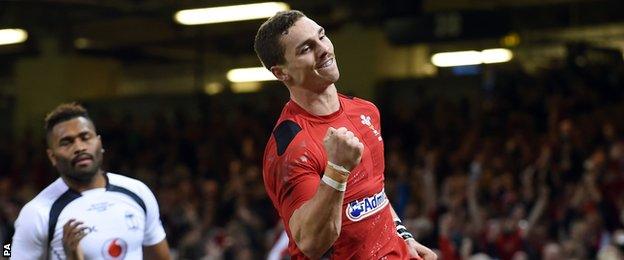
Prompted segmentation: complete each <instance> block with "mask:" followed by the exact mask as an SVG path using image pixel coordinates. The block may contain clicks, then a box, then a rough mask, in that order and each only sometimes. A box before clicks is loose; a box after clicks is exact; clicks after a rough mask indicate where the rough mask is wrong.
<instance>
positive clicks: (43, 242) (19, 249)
mask: <svg viewBox="0 0 624 260" xmlns="http://www.w3.org/2000/svg"><path fill="white" fill-rule="evenodd" d="M41 221H42V219H41V216H40V215H39V214H38V213H37V210H36V209H34V208H33V207H28V206H25V207H24V208H22V211H21V212H20V214H19V216H18V218H17V220H16V221H15V234H14V235H13V240H12V245H11V259H17V260H21V259H28V260H30V259H44V258H45V256H46V251H47V249H48V245H47V234H45V233H44V232H43V231H44V228H43V226H42V223H41Z"/></svg>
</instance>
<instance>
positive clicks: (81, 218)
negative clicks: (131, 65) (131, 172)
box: [11, 103, 170, 260]
mask: <svg viewBox="0 0 624 260" xmlns="http://www.w3.org/2000/svg"><path fill="white" fill-rule="evenodd" d="M45 129H46V139H47V143H48V149H47V153H48V158H49V159H50V162H51V163H52V165H53V166H54V167H55V168H56V169H57V170H58V172H59V173H60V178H59V179H57V180H56V181H55V182H53V183H52V184H50V186H48V187H47V188H45V189H44V190H43V191H42V192H41V193H39V195H37V196H36V197H35V198H34V199H33V200H31V201H30V202H28V203H27V204H26V205H25V206H24V207H23V208H22V210H21V212H20V214H19V217H18V218H17V220H16V221H15V235H14V236H13V242H12V243H13V245H12V258H11V259H19V260H21V259H25V260H31V259H143V258H144V259H170V255H169V245H168V244H167V240H166V239H165V231H164V229H163V226H162V224H161V222H160V216H159V210H158V204H157V202H156V198H155V197H154V195H153V194H152V192H151V191H150V189H149V188H148V187H147V186H146V185H145V184H143V183H142V182H140V181H138V180H135V179H131V178H128V177H125V176H121V175H117V174H113V173H107V172H105V171H104V170H102V169H101V164H102V157H103V153H104V149H103V148H102V142H101V139H100V136H99V135H97V132H96V129H95V126H94V124H93V122H92V121H91V119H90V118H89V115H88V113H87V111H86V110H85V109H84V108H83V107H82V106H80V105H77V104H75V103H71V104H61V105H59V106H58V107H56V108H55V109H54V110H53V111H52V112H50V113H49V114H48V115H47V116H46V120H45Z"/></svg>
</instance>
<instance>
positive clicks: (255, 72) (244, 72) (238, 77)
mask: <svg viewBox="0 0 624 260" xmlns="http://www.w3.org/2000/svg"><path fill="white" fill-rule="evenodd" d="M226 77H227V79H228V80H229V81H230V82H234V83H241V82H258V81H269V80H277V78H275V76H273V73H271V72H270V71H268V70H267V69H266V68H264V67H254V68H239V69H232V70H230V71H228V72H227V75H226Z"/></svg>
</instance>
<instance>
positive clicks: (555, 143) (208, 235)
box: [0, 67, 624, 259]
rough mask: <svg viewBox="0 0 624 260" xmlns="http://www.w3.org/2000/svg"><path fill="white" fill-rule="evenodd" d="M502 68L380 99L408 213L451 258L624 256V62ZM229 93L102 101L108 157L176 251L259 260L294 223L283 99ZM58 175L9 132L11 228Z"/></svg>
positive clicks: (419, 232) (390, 158) (2, 152)
mask: <svg viewBox="0 0 624 260" xmlns="http://www.w3.org/2000/svg"><path fill="white" fill-rule="evenodd" d="M492 73H496V79H497V80H496V81H493V82H490V81H488V80H484V82H487V84H484V85H483V86H482V89H480V90H479V95H478V96H477V97H476V98H470V99H468V98H465V99H461V100H460V101H453V100H447V99H445V98H443V97H436V96H433V97H429V98H414V99H413V102H411V103H410V105H409V106H404V105H403V104H401V102H398V101H395V100H384V99H383V98H382V97H377V99H376V100H375V102H376V103H377V104H378V106H379V108H380V110H381V115H382V134H383V135H384V140H385V149H386V192H387V193H388V195H389V197H390V198H391V200H392V204H393V205H394V207H395V209H396V210H397V212H398V213H399V215H401V216H402V218H403V219H404V221H403V222H404V223H405V224H406V225H407V226H408V229H410V230H411V231H412V233H414V235H415V237H416V238H417V240H418V241H421V243H423V244H425V245H427V246H429V247H431V248H435V249H436V250H438V251H437V252H438V255H439V256H440V258H441V259H591V258H598V259H622V257H624V255H623V250H624V229H623V224H624V194H622V193H624V136H623V135H622V130H624V116H623V115H624V100H623V96H624V91H622V90H623V89H624V88H623V87H624V81H623V79H624V78H623V75H624V73H623V71H622V68H621V67H616V68H612V67H611V68H605V67H595V68H594V67H588V68H572V67H569V68H564V69H545V70H543V71H541V72H538V73H537V74H532V75H526V74H524V73H520V72H517V71H514V72H510V71H496V72H492ZM384 87H389V88H390V87H391V86H384ZM339 88H340V87H339ZM226 102H227V101H216V100H213V101H212V102H211V103H210V104H209V105H204V106H203V107H202V109H201V111H200V113H199V114H201V115H200V116H191V115H192V114H197V113H196V112H194V113H190V112H188V111H184V110H176V111H173V112H171V111H167V112H165V111H162V112H159V113H153V114H151V115H150V116H147V117H140V116H135V115H133V114H132V113H121V114H119V113H113V112H106V110H105V109H104V110H102V109H98V110H97V113H92V116H93V118H94V121H95V123H96V127H97V130H98V132H99V133H100V134H101V135H102V140H103V146H104V148H105V149H106V153H105V154H104V163H105V165H104V169H106V170H107V171H110V172H115V173H120V174H123V175H127V176H131V177H134V178H138V179H140V180H142V181H144V182H145V183H146V184H147V185H148V186H149V187H150V188H151V189H152V190H153V191H154V193H155V194H156V197H157V199H158V201H159V204H160V211H161V218H162V221H163V224H164V226H165V229H166V232H167V238H168V241H169V244H170V246H171V247H172V250H173V251H174V254H175V255H176V257H177V258H179V259H262V258H265V257H266V255H267V252H268V251H269V250H270V248H271V247H272V245H273V244H274V243H275V241H276V240H277V238H278V237H279V235H280V233H281V231H282V229H283V228H282V227H281V225H280V223H279V218H278V216H277V215H276V211H275V210H274V208H273V206H272V204H271V202H270V200H269V199H268V197H267V195H266V193H265V191H264V187H263V183H262V169H261V165H262V154H263V149H264V145H265V143H266V141H267V139H268V137H269V136H270V133H271V129H272V127H273V124H274V123H275V120H276V119H277V117H278V115H279V111H280V109H281V107H282V106H283V104H284V103H285V102H286V100H285V99H280V100H278V101H275V100H271V101H270V102H266V103H267V104H268V105H266V106H260V107H259V106H257V100H254V99H253V98H249V99H247V100H246V101H244V102H242V105H237V106H226V104H225V103H226ZM224 107H227V109H224ZM88 108H89V107H88ZM57 176H58V175H57V173H56V172H55V171H54V170H53V169H52V168H51V166H50V165H49V163H48V161H47V158H46V155H45V143H44V141H43V137H42V136H35V135H34V134H32V133H24V134H23V135H22V137H21V138H19V139H17V138H0V240H1V241H7V240H9V239H10V234H11V232H12V224H13V221H14V220H15V218H16V217H17V214H18V212H19V210H20V208H21V206H23V204H24V203H25V202H27V201H28V200H30V199H31V198H32V197H33V196H34V195H36V194H37V193H38V192H39V191H40V190H41V189H42V188H43V187H45V186H46V185H48V184H49V183H50V182H51V181H52V180H53V179H55V178H57Z"/></svg>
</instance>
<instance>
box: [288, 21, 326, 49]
mask: <svg viewBox="0 0 624 260" xmlns="http://www.w3.org/2000/svg"><path fill="white" fill-rule="evenodd" d="M324 33H325V28H323V27H321V28H319V29H318V32H317V35H321V34H324ZM310 42H312V40H311V39H307V40H305V41H303V42H302V43H300V44H299V45H297V47H296V48H295V50H296V51H297V52H299V49H301V47H303V46H305V45H306V44H309V43H310Z"/></svg>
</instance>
